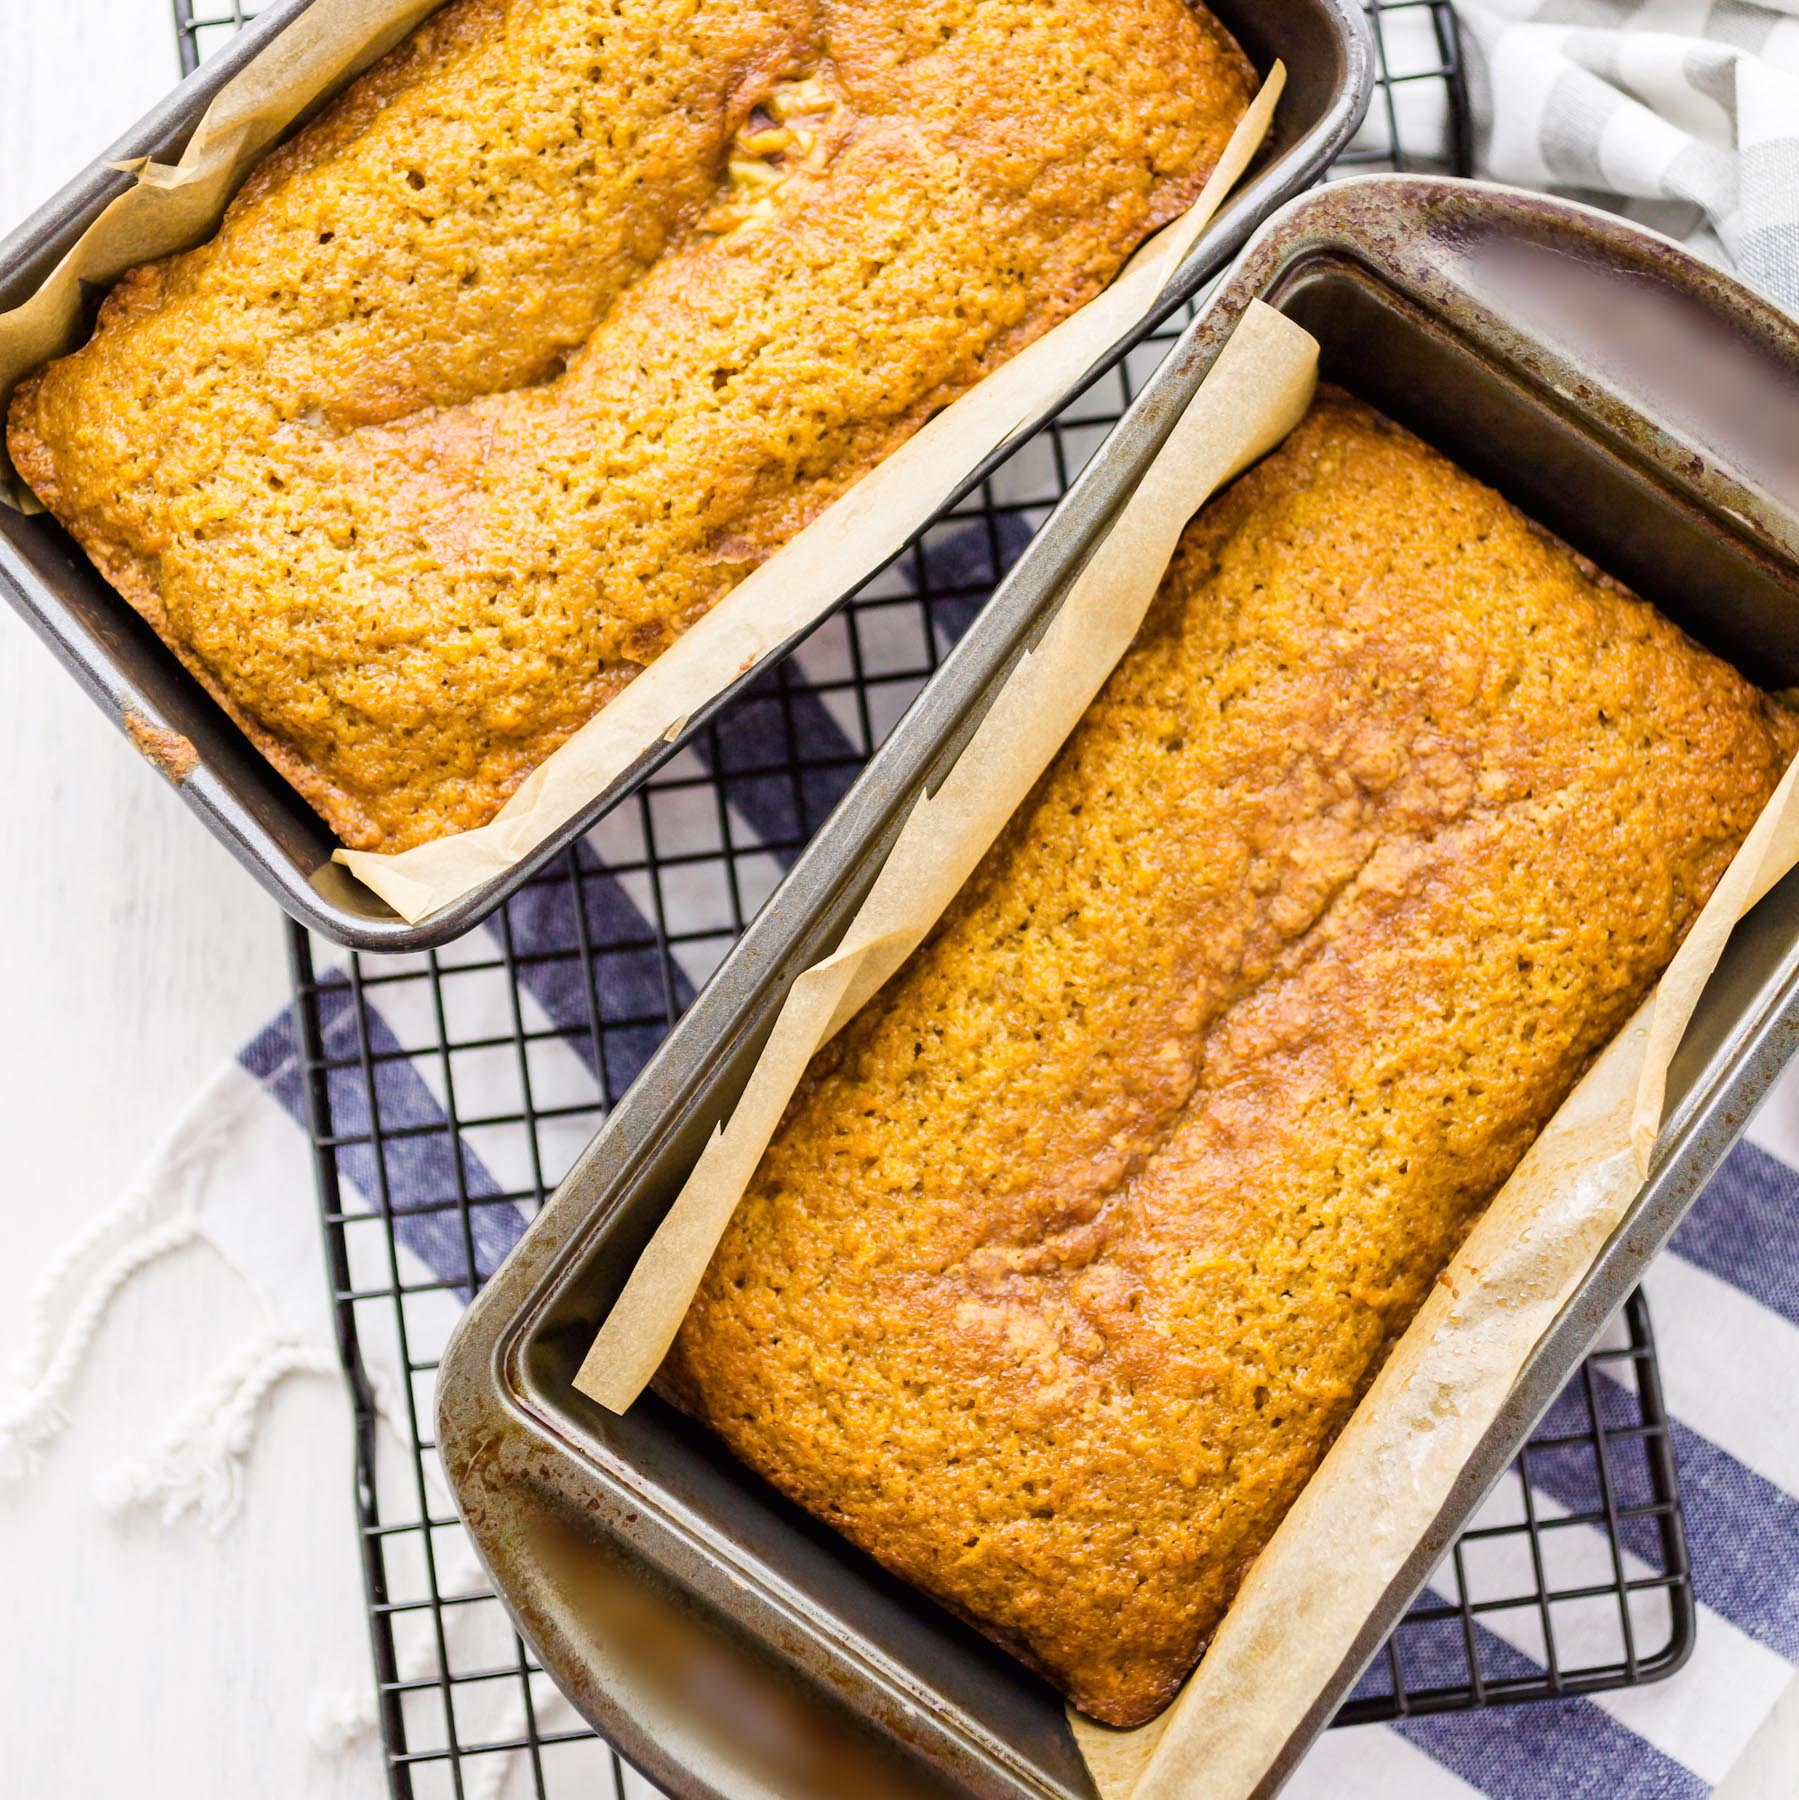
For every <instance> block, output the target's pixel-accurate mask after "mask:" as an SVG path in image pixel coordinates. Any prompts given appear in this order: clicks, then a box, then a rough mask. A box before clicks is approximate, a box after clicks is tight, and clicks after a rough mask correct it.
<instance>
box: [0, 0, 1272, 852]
mask: <svg viewBox="0 0 1799 1800" xmlns="http://www.w3.org/2000/svg"><path fill="white" fill-rule="evenodd" d="M1184 3H1185V4H1186V5H1187V6H1188V8H1189V10H1190V11H1191V12H1192V13H1193V15H1194V16H1195V18H1196V19H1197V20H1199V21H1200V23H1201V24H1202V25H1203V26H1204V27H1205V29H1206V32H1207V35H1208V36H1209V37H1211V38H1212V39H1213V40H1214V42H1215V44H1216V47H1217V49H1218V51H1219V54H1220V55H1221V56H1223V57H1224V58H1226V59H1227V60H1228V61H1230V62H1232V63H1234V65H1235V67H1236V70H1237V72H1238V73H1239V74H1240V75H1241V76H1242V78H1243V79H1244V81H1245V82H1246V83H1247V85H1248V87H1249V90H1250V91H1251V92H1252V93H1253V92H1254V89H1255V87H1256V85H1257V83H1258V80H1259V77H1258V74H1257V71H1256V69H1255V66H1254V64H1253V63H1252V62H1251V61H1250V59H1249V57H1248V55H1247V54H1246V53H1245V52H1244V50H1243V48H1242V46H1241V45H1240V44H1239V43H1238V42H1237V40H1236V37H1235V36H1234V34H1233V33H1232V32H1231V31H1230V30H1229V29H1228V28H1227V27H1226V26H1225V25H1224V24H1223V22H1222V21H1221V20H1219V19H1218V18H1217V16H1216V15H1215V14H1213V13H1212V12H1211V11H1210V9H1209V8H1208V7H1206V6H1205V5H1204V4H1203V0H1184ZM491 10H492V7H491V4H490V0H446V4H444V5H443V6H441V7H440V9H439V10H438V11H437V12H435V13H433V14H432V15H431V16H430V17H429V18H427V19H426V20H425V21H424V22H423V23H422V24H420V25H419V26H418V27H416V28H415V29H414V30H413V31H412V32H411V33H409V34H408V35H407V37H405V38H404V39H403V40H402V41H401V42H400V43H399V44H398V45H396V46H395V47H394V48H393V49H392V50H390V51H388V52H387V53H386V54H385V55H384V56H383V57H381V58H380V59H379V60H378V61H377V62H376V63H374V64H373V65H372V66H371V67H370V68H369V69H367V70H366V71H365V72H364V73H363V74H361V75H360V76H358V77H357V78H356V79H355V80H354V81H353V82H352V83H351V84H350V85H349V86H348V87H347V88H345V89H344V91H343V92H342V93H340V94H338V95H337V96H336V97H335V98H334V99H333V100H331V101H330V102H328V103H327V104H326V105H325V106H324V107H323V108H322V109H321V110H320V111H319V112H318V113H317V114H316V115H315V116H314V117H313V118H312V119H311V120H309V121H308V122H307V123H306V124H305V125H304V126H302V127H301V129H300V130H298V131H297V132H295V134H294V135H293V136H292V137H290V138H288V139H287V140H286V141H284V142H282V143H280V144H278V145H277V146H276V147H275V148H274V149H272V150H271V151H270V152H269V153H268V154H267V155H266V156H264V157H263V158H262V160H261V161H260V162H258V163H257V164H256V166H255V167H254V168H253V169H252V170H251V171H250V172H249V174H248V176H247V177H246V178H245V180H244V182H243V185H242V186H241V187H240V188H239V190H238V192H237V193H236V194H235V195H234V196H233V197H232V199H231V201H230V202H229V204H228V205H227V206H226V208H225V211H224V213H223V214H222V215H221V218H220V220H219V224H218V226H217V227H216V228H215V230H214V231H213V232H212V233H211V234H210V236H209V238H208V239H207V242H208V243H210V242H211V241H212V239H213V238H216V237H217V235H218V233H219V232H220V231H222V230H223V229H224V228H225V227H226V226H227V225H228V224H230V223H231V222H232V221H233V220H234V219H235V217H236V216H237V215H238V214H239V213H240V212H241V211H242V210H244V209H245V208H246V207H248V206H249V205H251V204H252V203H253V202H254V201H255V200H256V199H257V198H258V197H260V196H261V195H262V194H263V193H265V192H266V191H267V190H268V189H269V188H271V187H273V186H274V185H275V184H276V183H277V182H279V181H280V179H281V178H282V177H283V176H284V175H285V174H286V173H288V172H289V171H290V170H292V169H295V168H298V167H301V166H303V165H304V164H305V162H306V160H307V158H308V157H309V156H310V155H311V154H312V153H313V151H314V150H315V149H318V148H320V147H325V148H328V147H329V146H330V144H331V143H332V141H333V140H335V139H337V138H339V137H342V136H348V135H351V134H353V133H354V132H355V131H356V130H357V129H358V128H359V127H360V125H361V124H362V123H363V122H365V121H366V120H368V119H370V118H372V117H373V116H374V115H375V114H377V113H378V112H379V111H380V109H381V107H382V105H383V104H384V103H385V101H386V99H387V97H388V96H390V95H391V94H393V93H396V92H398V91H400V90H401V89H402V88H403V87H404V86H405V84H406V83H407V82H408V81H409V80H410V79H411V78H412V76H413V74H414V71H415V69H416V68H417V67H419V66H420V65H423V64H427V63H428V62H429V61H430V59H431V58H432V57H433V56H434V55H435V54H436V53H437V52H438V51H439V50H440V49H446V50H447V49H450V48H453V47H454V46H455V45H456V44H457V43H458V41H459V40H461V39H465V38H471V37H473V36H474V35H475V34H476V33H477V32H478V31H479V30H480V29H481V28H482V26H483V25H484V23H485V21H486V15H487V14H488V13H489V12H491ZM1215 166H1216V165H1215V164H1208V165H1205V166H1203V167H1195V168H1193V169H1191V170H1189V171H1187V172H1186V173H1185V174H1183V175H1180V176H1177V177H1174V178H1172V179H1167V180H1164V181H1162V182H1161V183H1160V184H1159V186H1158V189H1157V191H1156V193H1155V194H1154V196H1153V197H1152V198H1151V201H1150V205H1149V212H1148V218H1147V221H1146V224H1145V229H1144V234H1143V235H1144V237H1145V238H1147V237H1148V236H1149V235H1150V234H1151V233H1153V232H1155V231H1157V230H1159V229H1160V228H1161V227H1162V226H1164V225H1166V224H1168V223H1170V222H1171V221H1172V220H1174V219H1176V218H1178V217H1179V216H1180V215H1181V214H1182V213H1183V212H1185V211H1186V210H1187V209H1188V208H1189V207H1190V206H1191V205H1192V204H1193V203H1194V201H1196V200H1197V199H1198V197H1199V195H1200V192H1201V190H1202V189H1203V188H1204V186H1205V183H1206V181H1207V180H1208V179H1209V178H1210V176H1211V173H1212V169H1213V167H1215ZM200 248H204V245H202V246H200ZM191 254H193V252H192V251H182V252H176V253H174V254H171V255H170V256H166V257H160V258H157V259H155V260H153V261H151V262H148V263H144V264H140V265H139V266H137V267H135V268H132V269H129V270H127V271H126V272H125V273H124V274H123V275H122V276H120V278H119V280H118V281H117V282H116V283H115V284H114V286H113V288H112V289H111V290H110V292H109V293H108V294H107V296H106V298H105V300H104V301H103V302H102V303H101V306H100V308H99V310H98V313H97V314H96V317H95V322H94V328H93V334H90V336H91V335H94V334H98V333H99V332H102V331H104V330H106V329H107V327H108V326H109V325H110V324H112V323H113V322H115V320H117V321H122V320H124V319H126V318H128V317H129V316H130V315H131V313H132V312H133V311H135V310H136V309H137V308H138V307H139V306H146V305H147V306H153V305H154V304H155V293H156V291H157V290H159V289H160V286H161V282H160V272H161V271H162V269H163V268H164V267H166V266H167V265H170V264H173V263H176V262H179V261H181V260H182V259H183V258H184V257H186V256H188V255H191ZM1106 285H1107V283H1106V282H1104V281H1102V280H1099V279H1097V278H1096V279H1094V280H1092V281H1090V282H1086V283H1083V284H1081V285H1080V286H1078V287H1075V288H1071V289H1070V290H1069V291H1066V292H1065V293H1063V294H1062V295H1060V296H1057V297H1055V298H1054V299H1046V301H1045V303H1044V305H1043V307H1042V308H1041V309H1040V311H1039V313H1038V316H1037V317H1036V318H1035V319H1033V320H1031V321H1030V322H1029V323H1028V324H1027V325H1025V326H1023V327H1021V328H1019V329H1018V330H1016V331H1015V332H1013V333H1011V334H1009V339H1008V341H1005V342H1004V343H1002V344H1000V345H996V346H995V347H996V349H998V350H999V353H1000V359H1001V360H1003V359H1005V358H1008V357H1010V356H1013V355H1016V354H1017V353H1018V351H1020V350H1022V349H1024V348H1025V347H1026V346H1027V345H1028V344H1030V343H1032V342H1034V341H1035V340H1036V339H1037V338H1039V337H1041V336H1043V335H1044V334H1045V333H1046V332H1048V331H1049V330H1051V329H1053V328H1054V327H1055V326H1056V325H1057V324H1059V323H1061V322H1062V320H1064V319H1065V318H1067V317H1069V316H1070V315H1071V314H1073V313H1074V312H1075V311H1077V310H1078V309H1079V308H1080V307H1082V306H1084V305H1085V304H1086V303H1087V302H1088V301H1089V300H1091V299H1093V298H1094V297H1095V296H1096V295H1097V294H1098V293H1100V292H1101V291H1102V290H1103V288H1104V287H1105V286H1106ZM84 341H85V340H84ZM79 347H80V346H77V347H76V348H77V349H79ZM73 353H74V352H73V351H71V352H66V353H65V355H68V354H73ZM52 360H53V361H60V360H62V358H54V359H52ZM49 366H50V365H48V364H46V365H45V367H46V368H47V367H49ZM43 373H44V370H43V369H38V370H35V371H33V372H32V373H31V374H29V375H27V376H26V377H25V378H24V379H23V380H22V381H20V382H19V383H18V385H17V386H16V387H15V388H14V389H13V392H12V395H11V397H10V400H9V402H8V404H7V420H6V444H7V451H8V454H9V455H10V456H11V458H12V462H13V465H14V467H15V468H16V469H17V471H18V473H19V476H20V478H21V479H22V480H23V481H24V482H25V484H26V486H27V487H28V488H29V489H30V490H31V492H32V493H33V494H34V495H35V496H36V497H37V499H38V500H39V501H40V502H41V503H42V504H43V506H44V508H45V510H46V511H47V512H49V513H50V514H51V515H52V516H53V517H54V518H55V519H56V520H57V521H58V523H59V524H60V525H61V526H62V527H63V528H64V529H65V530H66V531H68V532H69V534H70V535H71V536H72V537H73V538H74V539H75V540H76V542H77V543H78V544H79V545H80V546H81V548H82V549H83V550H84V551H86V553H87V555H88V557H89V559H90V560H91V561H92V563H93V564H94V566H95V568H96V569H97V570H98V571H99V573H100V574H101V576H102V577H103V578H104V579H105V581H106V582H107V583H108V585H109V586H111V587H112V588H113V589H114V590H115V591H116V592H117V593H118V594H119V595H120V596H121V597H122V598H123V599H124V600H125V601H126V602H127V603H128V604H129V605H130V606H131V608H132V609H133V611H135V612H136V613H137V614H138V615H139V616H140V617H141V618H142V619H144V621H145V622H146V623H147V624H148V625H149V626H150V627H151V629H152V630H153V631H155V633H156V634H157V636H158V637H159V638H160V639H161V640H162V641H163V643H164V644H165V645H167V646H168V648H169V649H170V650H171V651H172V652H173V653H174V655H175V656H176V657H177V659H178V660H179V661H180V663H181V665H182V667H183V668H184V669H186V670H187V672H188V673H189V674H190V675H192V676H193V678H194V679H195V680H196V681H197V682H199V684H200V685H201V687H202V688H203V689H204V690H205V692H206V693H207V695H208V696H209V698H211V699H212V700H213V701H215V702H216V703H217V704H218V706H219V707H220V708H221V710H223V711H224V713H225V714H226V715H227V717H229V718H230V720H231V722H232V723H233V724H234V725H235V726H236V727H237V728H238V729H239V730H240V731H241V732H242V733H243V734H244V736H245V737H246V738H248V739H249V741H250V742H251V743H252V744H253V745H254V746H255V748H256V749H257V751H258V752H260V754H261V755H262V756H263V758H264V759H265V760H266V761H267V762H268V763H269V764H270V765H271V766H272V767H273V768H274V769H275V771H276V772H277V773H278V774H279V775H280V776H281V777H282V778H283V779H284V780H285V781H286V782H287V783H288V785H289V786H291V787H292V788H293V789H294V790H295V791H296V792H297V793H298V794H299V795H300V797H301V798H302V799H304V800H305V801H306V802H307V804H308V805H309V806H310V807H311V808H312V809H313V810H314V811H315V812H316V813H318V814H319V816H320V817H321V818H323V819H324V821H325V822H326V824H328V825H329V826H330V827H331V828H332V830H333V831H335V832H336V833H337V835H338V837H339V838H340V839H341V840H342V842H343V843H344V844H345V845H346V846H348V847H349V848H351V849H363V850H371V849H379V848H381V847H382V846H383V844H384V843H385V842H386V838H385V835H384V833H383V831H382V828H381V826H380V825H379V823H378V822H377V821H376V820H375V819H374V818H373V817H372V816H371V815H370V814H369V813H368V811H367V810H366V809H365V808H364V807H363V806H362V804H361V803H360V802H359V801H358V800H357V799H356V798H355V796H354V795H353V794H351V793H350V792H349V791H348V790H346V789H345V788H343V787H342V786H340V785H339V784H338V783H337V782H335V781H333V780H332V779H331V778H330V776H329V775H328V774H326V772H325V771H324V769H323V768H321V767H320V766H319V765H318V764H317V763H315V762H313V761H311V760H309V759H308V758H307V757H305V756H304V755H303V754H301V753H300V752H299V751H298V750H297V749H296V748H295V747H294V746H293V745H292V744H290V743H289V742H288V741H287V740H286V739H285V738H283V737H282V736H281V735H280V734H279V733H278V732H275V731H272V730H271V729H270V728H269V727H268V725H267V724H266V723H265V722H264V721H263V720H261V719H259V718H258V717H256V716H255V715H254V714H253V713H251V712H249V711H248V710H247V709H246V708H244V707H242V706H240V705H238V704H237V702H236V701H235V700H233V699H232V697H231V695H230V694H229V693H228V692H227V691H226V689H225V687H224V685H223V684H222V683H221V682H220V681H219V679H218V678H217V677H216V675H215V674H214V673H213V671H212V669H211V667H210V666H209V665H208V664H207V663H206V662H205V660H204V659H203V658H201V657H200V656H198V655H197V654H196V653H195V652H194V651H193V650H192V648H191V647H190V646H189V645H188V644H187V643H186V642H185V641H184V640H183V638H182V637H181V635H180V634H179V633H178V632H177V631H176V630H175V629H174V627H173V624H172V622H171V621H170V619H169V617H168V613H167V610H166V608H165V607H164V605H163V603H162V597H161V593H160V590H159V588H158V585H157V578H156V569H155V566H154V563H153V561H152V560H151V559H148V558H145V557H142V556H139V555H138V554H137V553H136V552H134V551H133V550H131V549H130V548H129V547H128V546H126V545H124V544H120V543H116V542H114V541H113V540H112V539H111V538H110V537H109V536H108V535H107V534H106V533H105V532H104V531H102V530H100V529H97V528H91V527H89V526H88V524H87V522H86V521H85V520H83V519H81V518H77V517H74V516H72V514H71V513H70V511H69V510H68V509H66V508H65V507H63V506H62V505H60V504H59V502H60V493H59V485H58V483H57V480H56V473H55V461H54V457H53V455H52V453H51V450H50V447H49V446H48V445H47V444H46V443H45V442H44V440H43V438H42V436H41V434H40V433H39V432H38V429H37V426H36V422H35V410H36V409H35V396H36V392H37V389H38V387H39V385H40V383H41V381H42V378H43ZM953 398H955V395H953V394H952V395H948V396H939V397H934V398H931V397H928V398H927V399H926V400H925V401H924V402H922V403H921V405H920V406H919V407H918V408H917V409H915V410H914V412H913V413H912V414H911V415H909V416H908V417H907V418H905V419H902V420H900V421H899V422H898V423H897V424H896V427H895V430H894V432H893V435H892V438H891V439H890V441H889V444H888V450H889V451H890V450H892V449H893V448H896V447H897V445H898V444H899V443H903V442H904V441H905V440H906V439H907V438H908V437H910V436H911V435H912V434H913V433H914V432H915V431H917V430H918V429H919V428H920V427H921V426H923V425H924V423H925V422H926V421H927V420H928V419H929V418H930V417H931V416H932V415H933V414H934V413H936V412H937V411H940V410H941V409H942V407H943V406H944V405H947V404H948V403H949V401H950V400H951V399H953ZM829 504H830V498H829V497H828V496H826V497H821V498H819V499H818V500H817V502H816V503H815V504H813V505H812V506H810V507H808V508H805V509H803V511H802V513H801V522H800V526H799V529H803V528H804V526H805V525H806V524H809V523H811V522H812V520H814V519H816V518H817V516H818V515H819V514H820V513H821V512H823V511H824V510H825V509H826V507H827V506H828V505H829ZM748 667H749V665H746V667H745V668H744V669H741V670H739V671H738V673H739V674H744V673H747V672H748ZM596 716H597V715H596ZM564 741H566V740H564ZM557 747H558V746H557V745H552V746H551V748H550V750H549V751H548V752H546V754H553V753H554V750H555V749H556V748H557ZM537 766H541V765H540V764H539V765H537ZM530 772H531V771H530V769H528V768H527V769H521V770H519V771H518V773H517V775H516V776H515V778H514V780H513V782H512V783H511V784H510V786H509V787H508V789H507V790H506V793H505V794H503V795H502V796H501V799H500V801H499V802H498V803H497V804H496V805H495V806H494V807H493V809H492V811H491V812H490V813H489V815H488V817H489V818H490V819H491V818H492V817H493V816H494V814H497V813H498V811H499V810H500V807H501V806H503V805H504V803H505V799H506V798H508V797H509V796H510V794H511V793H512V792H514V791H516V789H517V787H518V786H519V785H520V784H522V783H523V781H524V780H525V778H526V777H527V775H529V774H530ZM465 829H468V828H466V827H465ZM443 835H446V836H453V835H455V833H454V832H448V833H445V834H443ZM402 847H404V846H402Z"/></svg>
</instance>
